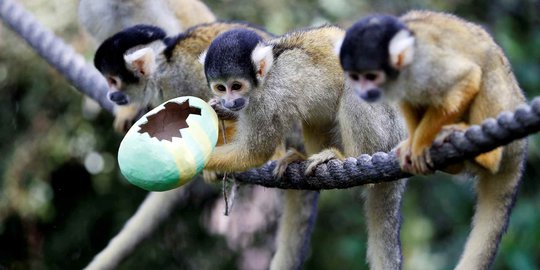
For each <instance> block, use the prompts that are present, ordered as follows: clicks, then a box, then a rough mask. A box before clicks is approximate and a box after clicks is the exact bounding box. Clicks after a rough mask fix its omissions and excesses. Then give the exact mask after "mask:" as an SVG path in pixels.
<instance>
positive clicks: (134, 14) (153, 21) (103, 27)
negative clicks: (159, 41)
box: [78, 0, 216, 44]
mask: <svg viewBox="0 0 540 270" xmlns="http://www.w3.org/2000/svg"><path fill="white" fill-rule="evenodd" d="M78 13H79V20H80V23H81V25H83V26H84V28H85V29H86V30H87V31H88V32H89V33H90V34H91V35H92V37H93V38H94V39H95V41H96V42H97V43H98V44H100V43H102V42H103V41H104V40H105V39H107V38H108V37H110V36H112V35H113V34H115V33H117V32H120V31H122V30H124V29H125V28H127V27H131V26H135V25H137V24H148V25H155V26H157V27H159V28H161V29H163V30H164V31H165V32H166V33H167V34H168V35H174V34H176V33H180V32H182V31H184V30H186V29H188V28H189V27H192V26H195V25H198V24H202V23H210V22H214V21H215V20H216V17H215V16H214V14H213V13H212V12H211V11H210V9H208V7H207V6H206V5H205V4H204V3H203V2H201V1H199V0H81V1H80V2H79V12H78Z"/></svg>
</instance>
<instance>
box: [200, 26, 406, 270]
mask: <svg viewBox="0 0 540 270" xmlns="http://www.w3.org/2000/svg"><path fill="white" fill-rule="evenodd" d="M344 34H345V32H344V31H343V30H342V29H340V28H338V27H334V26H323V27H320V28H312V29H306V30H299V31H293V32H291V33H289V34H286V35H284V36H282V37H278V38H274V39H270V40H266V41H264V40H263V39H261V38H260V37H258V36H257V34H256V33H254V32H252V31H249V30H245V29H238V30H232V31H229V32H226V33H223V34H221V35H220V36H218V37H217V38H216V39H215V40H214V41H213V42H212V44H211V45H210V47H209V49H208V51H207V52H206V54H203V55H202V56H201V61H202V62H204V69H205V73H206V77H207V80H208V84H209V87H210V88H211V89H212V91H213V92H214V93H215V95H216V96H218V97H219V102H221V103H222V105H223V106H224V107H226V108H228V109H230V110H236V111H238V127H237V134H236V136H235V137H234V140H233V141H232V142H231V143H230V144H227V145H223V146H219V147H217V148H216V150H215V151H214V153H213V154H212V155H211V157H210V160H209V162H208V163H207V165H206V168H209V169H221V170H227V171H241V170H246V169H249V168H251V167H256V166H259V165H261V164H262V163H264V162H266V161H267V160H268V159H269V158H270V156H271V154H272V152H273V148H275V146H276V145H277V144H278V143H280V141H281V140H283V137H284V136H285V134H287V133H288V132H289V130H290V128H291V125H293V124H294V123H295V121H299V122H301V123H302V129H303V137H304V144H305V149H306V152H307V154H309V155H312V154H316V153H319V152H320V151H321V150H323V149H325V148H327V147H337V146H338V145H339V144H338V143H337V142H338V141H339V139H336V136H337V135H336V134H335V131H336V128H337V127H336V118H337V115H338V114H341V115H342V116H343V118H344V119H345V118H346V117H348V116H354V118H352V119H354V120H356V119H363V118H366V116H369V118H370V119H372V120H373V121H363V122H362V124H365V126H364V125H358V123H351V122H355V121H354V120H351V122H348V123H351V124H350V125H344V126H346V128H345V127H344V128H343V130H344V132H348V133H347V136H343V137H344V138H347V139H349V140H350V141H348V142H347V143H348V145H352V147H356V148H355V149H352V147H351V148H349V149H347V150H348V151H347V152H346V153H347V154H349V153H353V152H354V153H357V154H359V153H358V152H357V151H364V150H365V151H366V152H367V151H372V152H375V151H376V150H377V149H379V148H380V149H381V150H384V149H383V148H387V149H390V148H391V147H393V146H394V145H395V144H397V143H398V142H399V140H401V139H402V138H403V137H404V136H403V135H404V128H401V129H400V128H399V127H400V126H403V125H400V124H399V123H400V120H399V117H397V113H396V110H395V109H393V108H391V107H388V106H387V105H382V106H379V105H369V104H362V103H360V102H358V101H356V103H354V102H352V103H347V102H345V103H344V104H346V106H345V107H344V106H342V105H341V103H343V101H342V95H343V94H344V93H343V92H344V89H345V84H344V78H343V72H342V70H341V68H340V66H339V61H338V58H337V56H336V55H335V53H334V47H333V45H334V44H335V42H337V41H338V40H341V39H343V37H344ZM346 91H347V90H346ZM349 92H351V91H349ZM347 96H348V95H347ZM340 111H344V112H343V113H341V112H340ZM340 121H341V120H340ZM379 125H380V126H379ZM386 128H387V129H388V130H385V129H386ZM371 132H373V134H372V133H371ZM351 137H353V138H351ZM294 155H295V154H294V153H291V156H294ZM289 158H291V157H287V156H286V157H284V158H283V159H282V160H281V161H280V162H278V163H281V162H284V163H285V164H286V163H287V162H288V161H287V159H289ZM285 166H286V165H285ZM279 167H280V166H278V168H277V170H276V174H277V175H278V176H279V174H280V170H279ZM403 184H404V182H403V181H400V182H396V183H391V184H388V185H378V186H374V187H373V188H372V189H369V190H368V199H367V201H368V203H367V204H366V206H367V207H366V210H367V215H368V219H369V223H370V224H369V228H370V231H369V233H370V237H369V238H370V240H369V241H370V246H371V248H370V251H369V254H368V258H370V261H373V262H374V263H373V265H376V266H379V265H380V266H381V267H387V269H391V268H392V269H398V268H399V267H400V265H401V250H400V246H399V226H400V214H399V207H400V202H401V194H402V192H403V187H404V185H403ZM317 195H318V192H314V191H297V190H287V191H286V192H285V205H284V213H283V216H282V219H281V223H280V227H279V232H278V237H277V238H278V239H277V251H276V254H275V255H274V258H273V259H272V262H271V266H270V269H299V268H301V266H302V263H303V260H304V257H305V253H306V251H307V250H306V248H307V244H308V241H309V237H310V233H311V230H312V226H313V224H314V218H315V213H316V206H317V205H316V203H317ZM370 208H372V209H370ZM390 245H391V246H390ZM383 261H388V263H383ZM379 262H381V263H380V264H378V263H379Z"/></svg>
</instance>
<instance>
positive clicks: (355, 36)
mask: <svg viewBox="0 0 540 270" xmlns="http://www.w3.org/2000/svg"><path fill="white" fill-rule="evenodd" d="M414 40H415V39H414V36H413V34H412V32H411V31H410V30H408V29H407V28H406V26H405V25H404V24H403V23H401V22H400V21H399V20H398V19H397V18H396V17H393V16H384V15H376V16H369V17H366V18H364V19H361V20H360V21H358V22H357V23H355V24H354V25H353V26H352V27H351V28H350V29H349V30H347V33H346V35H345V38H344V39H343V41H342V42H340V43H338V45H336V51H338V52H339V59H340V63H341V66H342V68H343V70H345V73H346V74H347V78H348V80H349V82H350V85H351V86H352V88H353V89H354V91H355V93H356V94H357V95H358V96H359V97H360V98H362V99H363V100H365V101H368V102H374V101H377V100H379V98H380V97H381V96H382V92H383V88H382V86H383V84H385V83H386V82H388V81H390V80H397V79H398V76H399V74H400V71H401V70H402V69H403V68H405V67H406V66H407V65H409V64H410V63H411V62H412V59H413V52H414Z"/></svg>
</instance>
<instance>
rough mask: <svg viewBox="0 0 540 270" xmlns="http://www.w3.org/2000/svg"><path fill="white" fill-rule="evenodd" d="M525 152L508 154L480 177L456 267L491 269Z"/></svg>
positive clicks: (463, 268)
mask: <svg viewBox="0 0 540 270" xmlns="http://www.w3.org/2000/svg"><path fill="white" fill-rule="evenodd" d="M518 143H521V142H518ZM521 155H522V157H507V158H506V159H505V161H504V164H503V165H502V166H501V170H500V171H499V173H497V174H495V175H493V174H491V173H489V172H487V171H484V172H482V173H481V174H480V175H479V176H478V183H477V186H476V191H477V203H476V212H475V215H474V218H473V223H472V231H471V233H470V234H469V237H468V239H467V243H466V244H465V249H464V251H463V254H462V255H461V259H460V261H459V263H458V265H457V266H456V269H458V270H469V269H470V270H473V269H474V270H477V269H489V268H490V266H491V265H492V263H493V261H494V259H495V255H496V253H497V249H498V246H499V243H500V240H501V237H502V235H503V233H504V232H505V230H506V227H507V225H508V219H509V217H510V212H511V210H512V206H513V204H514V201H515V197H516V193H517V188H518V185H519V181H520V178H521V171H522V166H523V160H524V157H523V156H524V154H523V153H521Z"/></svg>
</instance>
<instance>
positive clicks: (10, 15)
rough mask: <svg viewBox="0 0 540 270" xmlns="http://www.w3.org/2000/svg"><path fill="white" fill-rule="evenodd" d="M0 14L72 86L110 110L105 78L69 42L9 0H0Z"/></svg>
mask: <svg viewBox="0 0 540 270" xmlns="http://www.w3.org/2000/svg"><path fill="white" fill-rule="evenodd" d="M0 18H1V19H2V20H3V21H4V22H5V24H6V25H7V26H9V27H10V28H11V29H12V30H13V31H14V32H16V33H17V34H18V35H19V36H21V37H22V38H23V39H24V40H25V41H26V42H27V43H28V44H29V45H30V46H31V47H32V48H33V49H34V50H35V51H36V52H37V53H38V54H39V55H40V56H41V57H42V58H44V59H45V60H46V61H47V62H48V63H49V64H50V65H51V66H53V67H54V68H56V69H57V70H58V71H59V72H60V73H61V74H62V75H63V76H64V77H66V78H67V79H68V80H69V81H70V82H71V83H72V84H73V85H74V86H75V87H76V88H78V89H79V90H80V91H81V92H83V93H84V94H86V95H87V96H89V97H91V98H92V99H94V100H96V101H97V102H98V103H99V105H100V106H101V107H102V108H104V109H106V110H107V111H109V112H111V113H112V112H113V104H112V103H111V102H110V101H109V100H108V99H107V91H108V85H107V82H106V81H105V79H104V78H103V76H101V74H100V73H99V72H98V71H97V70H96V69H95V68H94V67H93V66H92V65H90V64H88V63H87V62H86V61H85V60H84V58H83V57H82V56H81V55H80V54H78V53H77V52H75V51H74V50H73V48H72V47H71V46H69V45H67V44H66V43H65V42H64V41H63V40H62V39H60V38H58V37H56V36H55V34H54V33H52V32H51V31H50V30H48V29H46V28H45V27H44V26H43V25H42V24H41V23H39V22H38V21H37V20H36V19H35V18H34V16H32V15H31V14H30V13H28V12H27V11H26V10H25V9H24V8H23V7H22V6H21V5H20V4H17V3H15V2H14V1H12V0H0Z"/></svg>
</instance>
